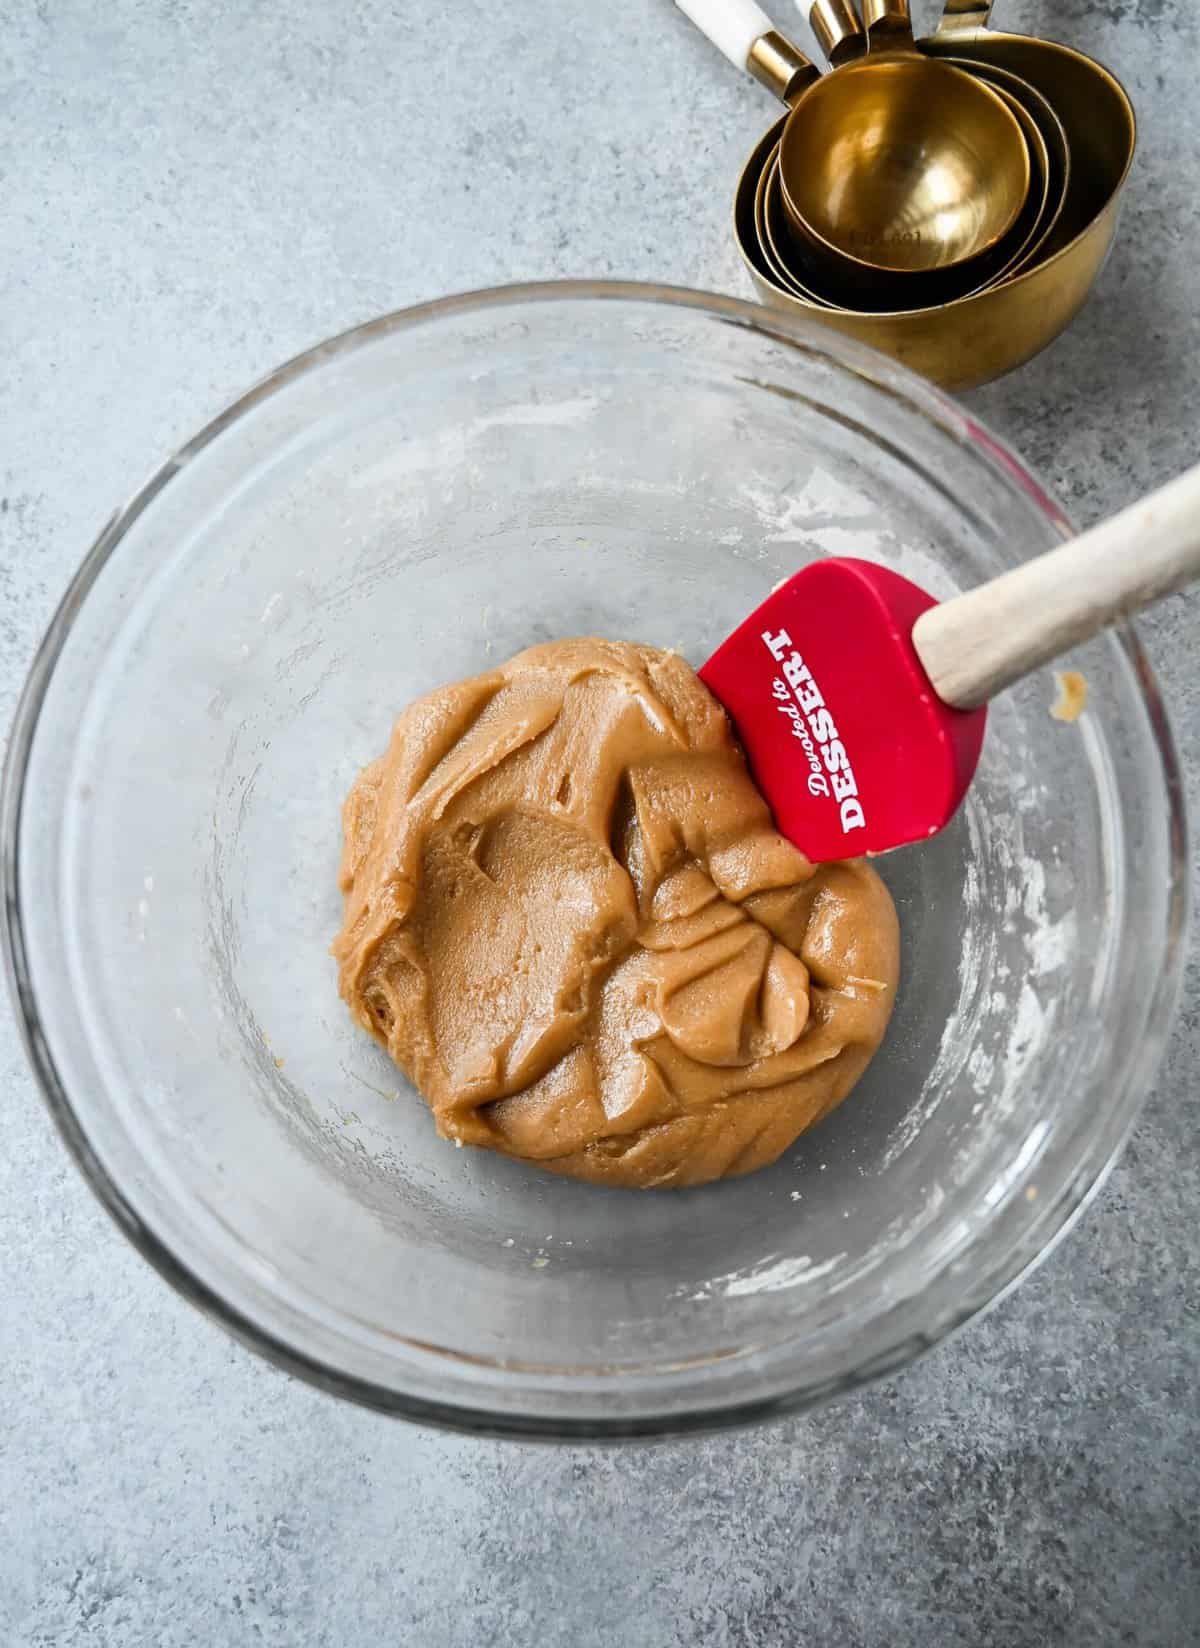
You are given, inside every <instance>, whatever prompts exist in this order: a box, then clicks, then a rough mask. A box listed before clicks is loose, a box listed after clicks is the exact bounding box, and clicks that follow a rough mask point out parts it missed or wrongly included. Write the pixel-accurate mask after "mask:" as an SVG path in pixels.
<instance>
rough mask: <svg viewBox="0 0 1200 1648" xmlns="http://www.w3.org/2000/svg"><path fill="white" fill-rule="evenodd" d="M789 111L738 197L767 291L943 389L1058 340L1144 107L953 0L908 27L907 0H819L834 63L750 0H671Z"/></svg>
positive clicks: (743, 230) (819, 28)
mask: <svg viewBox="0 0 1200 1648" xmlns="http://www.w3.org/2000/svg"><path fill="white" fill-rule="evenodd" d="M676 3H677V4H678V5H679V7H680V9H681V10H682V11H684V12H685V13H686V14H687V15H688V16H689V17H690V18H691V19H692V21H693V22H695V23H696V24H697V25H698V26H699V27H700V28H701V29H702V30H703V32H704V33H705V34H706V35H708V37H709V38H710V39H711V40H712V41H713V43H714V44H715V45H716V46H718V47H719V48H720V50H721V51H723V52H724V54H725V55H726V56H727V57H728V58H729V59H730V60H731V61H732V62H733V63H735V64H736V65H737V66H738V67H739V68H742V69H745V70H746V71H747V72H748V73H749V74H751V75H752V76H753V77H754V78H755V79H756V80H758V81H759V82H760V83H761V84H763V85H764V86H766V87H767V88H768V90H770V91H772V92H773V93H774V94H775V95H776V96H777V97H778V98H779V99H780V101H781V102H783V103H785V104H786V105H787V107H788V111H789V112H788V113H787V114H785V115H784V116H783V117H782V119H780V120H778V121H777V122H776V123H775V125H774V126H772V128H771V130H770V131H769V132H767V134H766V135H765V137H764V138H763V139H762V141H761V142H760V143H759V144H758V145H757V146H756V148H755V149H754V152H753V153H752V154H751V156H750V158H749V160H748V161H747V163H746V166H745V168H744V169H743V172H742V175H741V178H740V180H739V182H738V186H737V190H736V193H735V197H734V211H733V218H734V233H735V235H736V238H737V242H738V247H739V250H740V252H741V254H742V258H743V260H744V261H745V263H746V266H747V268H748V270H749V273H750V278H751V279H752V281H753V282H754V285H755V287H756V289H757V291H758V293H759V296H760V297H761V298H762V299H763V301H764V302H765V303H767V304H768V305H770V306H772V307H774V308H778V309H788V310H792V311H797V312H800V313H803V314H806V315H808V316H809V317H810V318H812V319H815V320H819V321H821V322H822V323H823V324H824V325H827V326H832V327H834V328H835V329H836V330H838V331H840V332H845V333H848V334H850V335H851V336H853V337H857V338H860V339H861V340H862V341H863V342H865V343H869V344H871V345H873V346H874V347H875V348H877V349H881V350H883V351H884V352H885V353H887V354H889V355H892V356H893V357H895V358H896V359H897V360H900V361H902V362H904V364H905V365H907V366H910V367H912V368H913V369H914V370H916V371H918V372H921V373H923V374H924V375H925V376H927V377H930V378H932V379H934V381H935V382H938V383H940V384H942V385H944V386H946V387H948V388H960V389H961V388H968V387H970V386H972V385H976V384H980V383H985V382H987V381H989V380H990V379H992V378H995V377H999V376H1000V375H1001V374H1002V373H1004V372H1007V371H1010V370H1011V369H1012V368H1013V367H1015V366H1019V365H1020V364H1021V363H1022V362H1023V361H1026V360H1028V359H1029V358H1030V357H1031V356H1033V355H1035V354H1036V353H1037V352H1038V351H1039V350H1040V349H1043V348H1044V347H1045V346H1046V345H1047V344H1048V343H1050V342H1051V341H1052V339H1054V338H1055V337H1057V335H1058V334H1059V332H1061V331H1062V330H1063V328H1064V327H1065V326H1066V325H1067V324H1068V323H1069V322H1070V321H1071V320H1072V319H1073V318H1074V316H1075V315H1076V314H1077V313H1078V311H1079V309H1080V308H1081V306H1082V304H1083V303H1084V301H1085V299H1086V297H1087V295H1088V292H1089V291H1090V289H1091V286H1092V283H1093V282H1094V280H1095V278H1096V275H1097V274H1098V273H1099V270H1100V268H1101V265H1102V264H1103V261H1104V258H1105V255H1106V253H1107V251H1108V249H1109V247H1110V245H1111V244H1112V239H1113V235H1114V233H1115V230H1116V223H1117V210H1118V205H1119V197H1120V193H1121V188H1122V185H1123V184H1124V181H1125V178H1126V176H1127V174H1128V171H1129V167H1130V164H1131V162H1132V159H1133V152H1134V146H1135V142H1136V123H1135V120H1134V114H1133V108H1132V106H1131V104H1130V102H1129V98H1128V96H1127V95H1126V93H1125V91H1124V89H1123V88H1122V86H1121V85H1120V83H1119V82H1118V81H1117V80H1116V78H1115V77H1114V76H1113V75H1111V74H1110V73H1109V72H1108V70H1107V69H1105V68H1102V67H1101V65H1100V64H1098V63H1096V62H1095V61H1094V60H1093V59H1092V58H1090V57H1087V56H1085V55H1084V53H1082V52H1079V51H1075V50H1073V49H1072V48H1071V47H1068V46H1063V45H1059V44H1057V43H1055V42H1053V41H1049V40H1041V39H1035V38H1032V37H1030V36H1027V35H1016V34H1002V33H1000V32H998V31H996V30H993V29H992V28H990V27H989V24H990V17H991V10H992V7H991V4H990V0H988V3H979V0H946V4H945V9H944V11H943V14H942V17H941V19H940V22H939V24H938V27H937V30H936V32H935V33H934V34H933V35H932V36H930V37H929V38H928V39H923V40H915V39H914V38H913V32H912V24H911V19H910V16H909V5H908V0H862V15H861V17H860V16H859V15H858V14H857V13H856V12H855V11H854V10H853V9H852V6H851V5H850V3H849V0H813V4H812V5H811V9H810V11H809V22H810V25H811V27H812V30H813V34H814V36H815V37H816V39H817V41H818V43H819V45H820V47H821V49H822V51H823V52H824V54H825V56H826V58H827V59H828V61H829V63H830V65H831V72H828V73H822V72H821V71H820V70H819V69H818V68H817V66H816V64H814V63H812V62H810V61H809V59H808V58H806V57H805V56H804V54H803V53H802V52H801V51H799V50H798V49H797V47H796V46H795V45H793V44H792V42H791V41H790V40H788V39H787V38H786V36H785V35H783V34H782V33H780V32H779V31H778V30H777V29H776V28H775V27H774V26H773V24H772V23H771V21H770V19H769V18H768V17H767V16H766V14H765V13H764V12H763V11H762V10H761V9H760V7H759V6H758V5H757V4H756V0H676Z"/></svg>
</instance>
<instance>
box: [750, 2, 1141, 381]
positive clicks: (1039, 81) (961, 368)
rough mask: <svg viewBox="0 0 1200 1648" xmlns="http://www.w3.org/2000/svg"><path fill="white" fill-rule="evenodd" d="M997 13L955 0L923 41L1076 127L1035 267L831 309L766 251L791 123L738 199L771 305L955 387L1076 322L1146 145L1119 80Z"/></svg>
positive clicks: (761, 155)
mask: <svg viewBox="0 0 1200 1648" xmlns="http://www.w3.org/2000/svg"><path fill="white" fill-rule="evenodd" d="M990 13H991V6H990V4H989V5H987V6H982V5H978V4H976V5H971V6H968V7H963V6H961V5H957V4H956V3H955V0H948V5H947V10H946V14H945V16H944V17H943V20H942V24H941V26H940V28H939V30H938V32H937V34H936V35H935V36H934V37H933V38H932V39H930V40H922V41H920V42H918V46H919V49H920V50H921V51H928V52H931V53H933V54H940V55H945V56H949V57H963V58H965V59H967V60H969V61H970V62H971V63H984V64H987V65H990V66H996V67H999V68H1004V69H1007V70H1009V71H1010V72H1011V73H1014V74H1017V75H1018V76H1020V78H1021V79H1023V80H1026V81H1027V82H1028V83H1029V84H1030V85H1031V86H1033V87H1034V88H1035V89H1036V90H1037V91H1039V92H1041V93H1042V95H1043V96H1044V97H1045V98H1047V100H1048V101H1049V102H1050V103H1051V104H1052V105H1053V107H1054V109H1055V112H1056V113H1057V115H1058V117H1059V119H1060V120H1061V122H1062V124H1063V126H1064V128H1065V130H1066V136H1067V141H1068V144H1069V146H1070V150H1071V176H1070V185H1069V188H1068V190H1067V198H1066V200H1065V202H1064V204H1063V208H1062V212H1061V215H1060V217H1059V220H1058V223H1057V224H1056V225H1055V227H1054V229H1053V231H1052V232H1051V234H1050V236H1049V237H1048V239H1047V241H1046V243H1045V245H1044V247H1043V248H1042V252H1041V253H1040V255H1039V257H1038V259H1037V261H1036V262H1034V263H1032V264H1030V265H1028V266H1026V267H1025V268H1024V269H1022V270H1021V271H1020V272H1019V273H1018V274H1016V275H1015V276H1014V277H1013V278H1011V279H1009V280H1006V281H1005V282H1003V284H1001V285H998V286H992V287H989V288H988V289H987V290H986V291H984V292H977V293H975V294H973V295H972V296H970V297H965V298H959V299H958V300H957V301H955V302H953V303H946V304H940V305H933V306H930V307H929V308H925V309H919V310H912V311H896V312H892V313H886V314H860V313H855V312H851V311H846V310H837V309H831V308H829V307H827V306H825V305H823V304H822V303H820V302H819V301H818V302H814V301H812V300H811V299H807V298H803V297H798V296H796V295H795V294H793V293H790V292H788V291H786V290H782V289H781V288H780V287H779V286H778V285H777V284H776V283H775V281H774V279H773V277H772V275H771V272H770V269H769V266H768V265H767V264H766V263H765V260H764V258H763V254H762V252H761V249H760V245H759V240H758V235H757V232H756V228H755V219H754V201H755V194H756V191H757V189H758V184H759V180H760V178H761V177H762V174H763V171H764V169H765V167H766V166H767V164H768V162H769V159H770V157H771V155H772V153H773V150H774V148H775V146H776V145H777V144H778V141H779V138H780V135H781V133H782V131H783V127H784V122H783V121H782V120H781V121H778V122H777V123H776V125H775V126H774V127H772V129H771V131H769V132H768V133H767V134H766V136H765V137H763V138H762V140H761V141H760V142H759V143H758V144H757V145H756V147H755V149H754V152H753V153H752V154H751V156H750V158H749V160H748V161H747V163H746V166H745V168H744V170H743V172H742V176H741V179H740V181H739V183H738V187H737V191H736V193H735V196H734V211H733V225H734V234H735V237H736V239H737V242H738V246H739V249H740V251H741V254H742V257H743V260H744V261H745V263H746V266H747V269H748V271H749V274H750V278H751V280H752V282H753V283H754V286H755V288H756V290H757V291H758V293H759V296H760V297H761V298H762V299H763V301H764V302H765V303H767V304H769V305H773V306H774V307H776V308H780V309H789V310H792V311H794V312H798V313H801V314H807V315H809V316H810V318H811V319H813V320H817V321H820V322H821V323H822V324H824V325H827V326H832V327H833V328H834V329H835V330H837V331H840V332H844V333H846V334H848V335H850V336H852V337H856V338H859V339H861V340H862V341H863V342H864V343H868V344H870V345H872V346H873V347H874V348H876V349H880V350H882V351H883V352H884V353H885V354H889V355H891V356H893V357H894V358H895V359H897V360H899V361H901V362H903V363H904V364H905V365H906V366H909V367H911V368H912V369H913V370H915V371H917V372H922V373H924V374H925V376H926V377H929V378H932V379H933V380H934V382H936V383H940V384H941V385H943V387H945V388H949V389H967V388H971V387H973V386H975V385H977V384H981V383H987V382H989V381H990V380H991V379H993V378H998V377H1000V376H1002V375H1003V374H1004V373H1005V372H1009V371H1011V370H1012V369H1013V368H1014V367H1017V366H1020V365H1021V364H1022V363H1023V362H1024V361H1027V360H1029V359H1030V358H1031V357H1032V356H1034V355H1036V354H1037V353H1038V352H1039V351H1040V350H1042V349H1044V348H1045V347H1046V345H1047V344H1049V343H1050V342H1052V341H1053V339H1054V338H1056V337H1057V336H1058V334H1059V333H1060V332H1061V331H1062V330H1063V328H1064V327H1066V326H1067V325H1069V323H1070V322H1071V321H1072V320H1073V319H1074V317H1075V315H1076V314H1077V313H1078V312H1079V310H1080V308H1082V306H1083V304H1084V302H1085V300H1086V298H1087V295H1088V292H1089V291H1090V290H1091V286H1092V283H1093V281H1094V280H1095V278H1096V275H1097V274H1098V273H1099V270H1100V267H1101V265H1102V264H1103V262H1104V258H1105V256H1106V254H1107V252H1108V250H1109V247H1110V246H1111V244H1112V239H1113V235H1114V233H1115V231H1116V223H1117V213H1118V208H1119V202H1120V193H1121V188H1122V185H1123V184H1124V182H1125V178H1126V176H1127V175H1128V172H1129V167H1130V164H1131V162H1132V159H1133V153H1134V147H1135V143H1136V123H1135V120H1134V114H1133V108H1132V106H1131V104H1130V102H1129V98H1128V96H1127V95H1126V93H1125V91H1124V89H1123V87H1122V86H1121V84H1120V82H1119V81H1118V80H1117V79H1116V78H1115V76H1113V75H1112V74H1110V73H1109V71H1108V70H1107V69H1105V68H1102V67H1101V65H1100V64H1098V63H1096V62H1094V61H1093V60H1092V59H1091V58H1090V57H1087V56H1086V55H1085V54H1084V53H1082V52H1077V51H1074V50H1073V49H1072V48H1070V47H1068V46H1063V45H1059V44H1057V43H1055V42H1052V41H1046V40H1037V39H1033V38H1032V37H1030V36H1026V35H1007V34H998V33H996V32H994V31H992V30H990V29H988V28H986V27H985V25H986V23H987V20H988V18H989V16H990ZM839 72H841V71H839Z"/></svg>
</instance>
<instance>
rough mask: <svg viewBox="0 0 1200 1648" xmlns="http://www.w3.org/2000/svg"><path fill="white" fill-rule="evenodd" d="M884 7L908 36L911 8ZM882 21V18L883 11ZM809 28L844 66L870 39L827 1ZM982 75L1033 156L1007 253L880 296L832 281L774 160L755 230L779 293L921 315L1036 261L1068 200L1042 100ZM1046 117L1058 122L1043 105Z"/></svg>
mask: <svg viewBox="0 0 1200 1648" xmlns="http://www.w3.org/2000/svg"><path fill="white" fill-rule="evenodd" d="M884 4H885V5H886V6H890V7H892V8H894V9H898V10H899V15H900V17H901V19H902V21H903V24H904V26H905V29H906V30H907V26H908V19H907V8H906V5H904V4H903V0H884ZM880 15H883V12H882V11H881V13H880ZM809 24H810V26H811V27H812V29H813V32H814V33H815V34H816V36H817V38H818V40H819V41H820V42H821V43H822V45H823V46H824V48H825V50H826V53H827V54H828V55H829V56H830V57H831V58H832V59H834V60H841V61H844V60H845V59H846V58H847V57H848V56H849V55H851V50H852V51H853V52H860V51H861V50H862V46H863V43H864V41H865V39H866V34H865V31H864V30H863V29H862V26H861V24H860V23H859V21H858V18H857V16H856V15H855V14H853V13H852V12H850V11H849V8H848V7H846V6H844V5H843V6H838V7H837V8H836V9H835V10H831V9H830V8H829V5H828V3H827V0H815V3H814V5H813V7H812V9H811V11H810V14H809ZM909 39H910V40H911V33H909ZM848 48H850V49H851V50H848ZM983 73H984V76H985V77H987V76H992V77H994V80H995V81H998V82H1001V84H999V85H998V87H997V89H998V91H999V95H1000V96H1001V97H1002V98H1004V100H1005V101H1006V103H1008V105H1009V107H1010V108H1011V109H1012V112H1013V114H1014V117H1015V118H1016V119H1017V121H1018V122H1019V124H1020V126H1021V128H1022V132H1023V135H1024V139H1025V143H1026V147H1027V148H1028V150H1029V155H1030V176H1031V185H1030V190H1029V194H1028V196H1027V198H1026V201H1025V204H1024V206H1023V207H1022V211H1021V215H1020V217H1019V218H1018V221H1017V224H1016V225H1015V227H1014V232H1013V233H1012V234H1010V235H1009V236H1008V237H1006V240H1005V243H1004V245H1003V246H1002V247H1000V248H996V249H995V250H994V251H993V253H992V254H991V255H990V256H989V257H988V258H985V259H974V260H972V261H971V262H970V263H969V264H964V265H960V266H958V267H957V268H954V269H946V270H933V271H924V272H921V273H918V274H911V275H906V276H904V277H901V278H897V279H895V280H894V282H890V283H888V284H887V285H886V286H884V285H882V284H881V285H880V286H879V287H878V288H877V289H871V288H868V289H867V290H866V291H865V292H859V291H858V289H857V287H855V286H854V283H851V282H835V281H833V280H831V279H829V278H828V275H827V271H826V270H825V269H824V268H823V267H822V265H821V261H820V259H819V258H814V257H813V256H812V254H811V248H810V247H809V245H808V242H807V241H806V240H805V238H804V237H803V236H799V235H797V234H796V232H795V230H794V227H793V225H792V224H791V222H790V220H789V217H788V213H787V211H786V208H785V203H784V201H783V199H782V190H781V181H780V176H779V165H778V161H777V159H775V158H771V159H769V160H768V162H767V164H766V165H765V166H764V167H763V169H762V171H761V172H760V174H759V179H758V184H757V187H756V189H755V200H754V223H755V231H756V233H757V236H758V240H759V249H760V251H761V253H762V259H763V262H764V263H765V264H766V265H767V267H768V270H769V272H770V275H771V276H772V278H773V279H774V281H775V283H776V285H778V286H779V287H780V288H781V289H782V290H784V291H785V292H788V293H791V294H792V295H793V296H796V297H800V298H804V299H806V300H808V301H809V302H815V303H820V304H823V305H825V306H827V307H831V308H846V309H853V310H856V311H859V312H867V311H871V310H889V309H892V308H894V307H895V306H896V304H897V302H898V300H901V299H902V300H903V301H904V306H905V307H906V308H914V309H915V308H920V307H923V306H924V305H926V304H928V303H939V302H945V301H948V300H949V299H951V298H957V297H961V296H963V295H964V294H965V293H966V292H968V291H976V290H979V289H980V288H981V287H982V286H984V285H986V284H988V283H990V282H992V281H995V280H999V279H1003V278H1005V277H1006V276H1007V274H1008V273H1009V272H1010V271H1012V270H1015V269H1016V268H1018V267H1019V266H1020V264H1021V263H1022V262H1023V261H1024V260H1025V259H1027V258H1028V257H1029V256H1030V254H1031V252H1032V250H1033V249H1034V248H1035V247H1036V246H1037V245H1039V244H1040V243H1041V241H1042V240H1044V238H1045V235H1046V232H1047V230H1048V229H1049V227H1050V225H1051V223H1052V222H1053V220H1054V218H1055V217H1056V216H1057V213H1058V210H1059V207H1060V206H1061V200H1062V196H1061V189H1060V187H1059V185H1058V180H1057V175H1054V176H1052V170H1051V162H1050V155H1049V150H1048V147H1047V144H1046V142H1045V139H1044V137H1043V135H1042V131H1041V128H1040V126H1039V124H1038V122H1037V121H1035V120H1034V118H1033V115H1032V114H1031V113H1030V108H1031V107H1033V106H1035V105H1036V103H1037V102H1038V101H1040V99H1039V94H1038V93H1036V92H1034V91H1033V90H1032V88H1030V87H1027V86H1025V85H1024V82H1022V81H1019V80H1018V79H1017V78H1016V76H1014V75H1008V74H1006V73H1005V72H1003V71H995V70H985V71H983ZM1004 82H1008V84H1004ZM1009 85H1011V86H1012V87H1013V88H1015V89H1016V91H1018V92H1020V93H1023V94H1024V97H1023V98H1021V97H1018V96H1016V95H1014V93H1013V91H1010V90H1009ZM810 95H811V94H810ZM1039 112H1040V113H1042V114H1043V115H1044V116H1046V117H1047V118H1050V119H1052V118H1053V116H1052V115H1051V114H1050V111H1049V109H1048V107H1046V106H1044V105H1043V108H1042V110H1041V111H1039Z"/></svg>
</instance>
